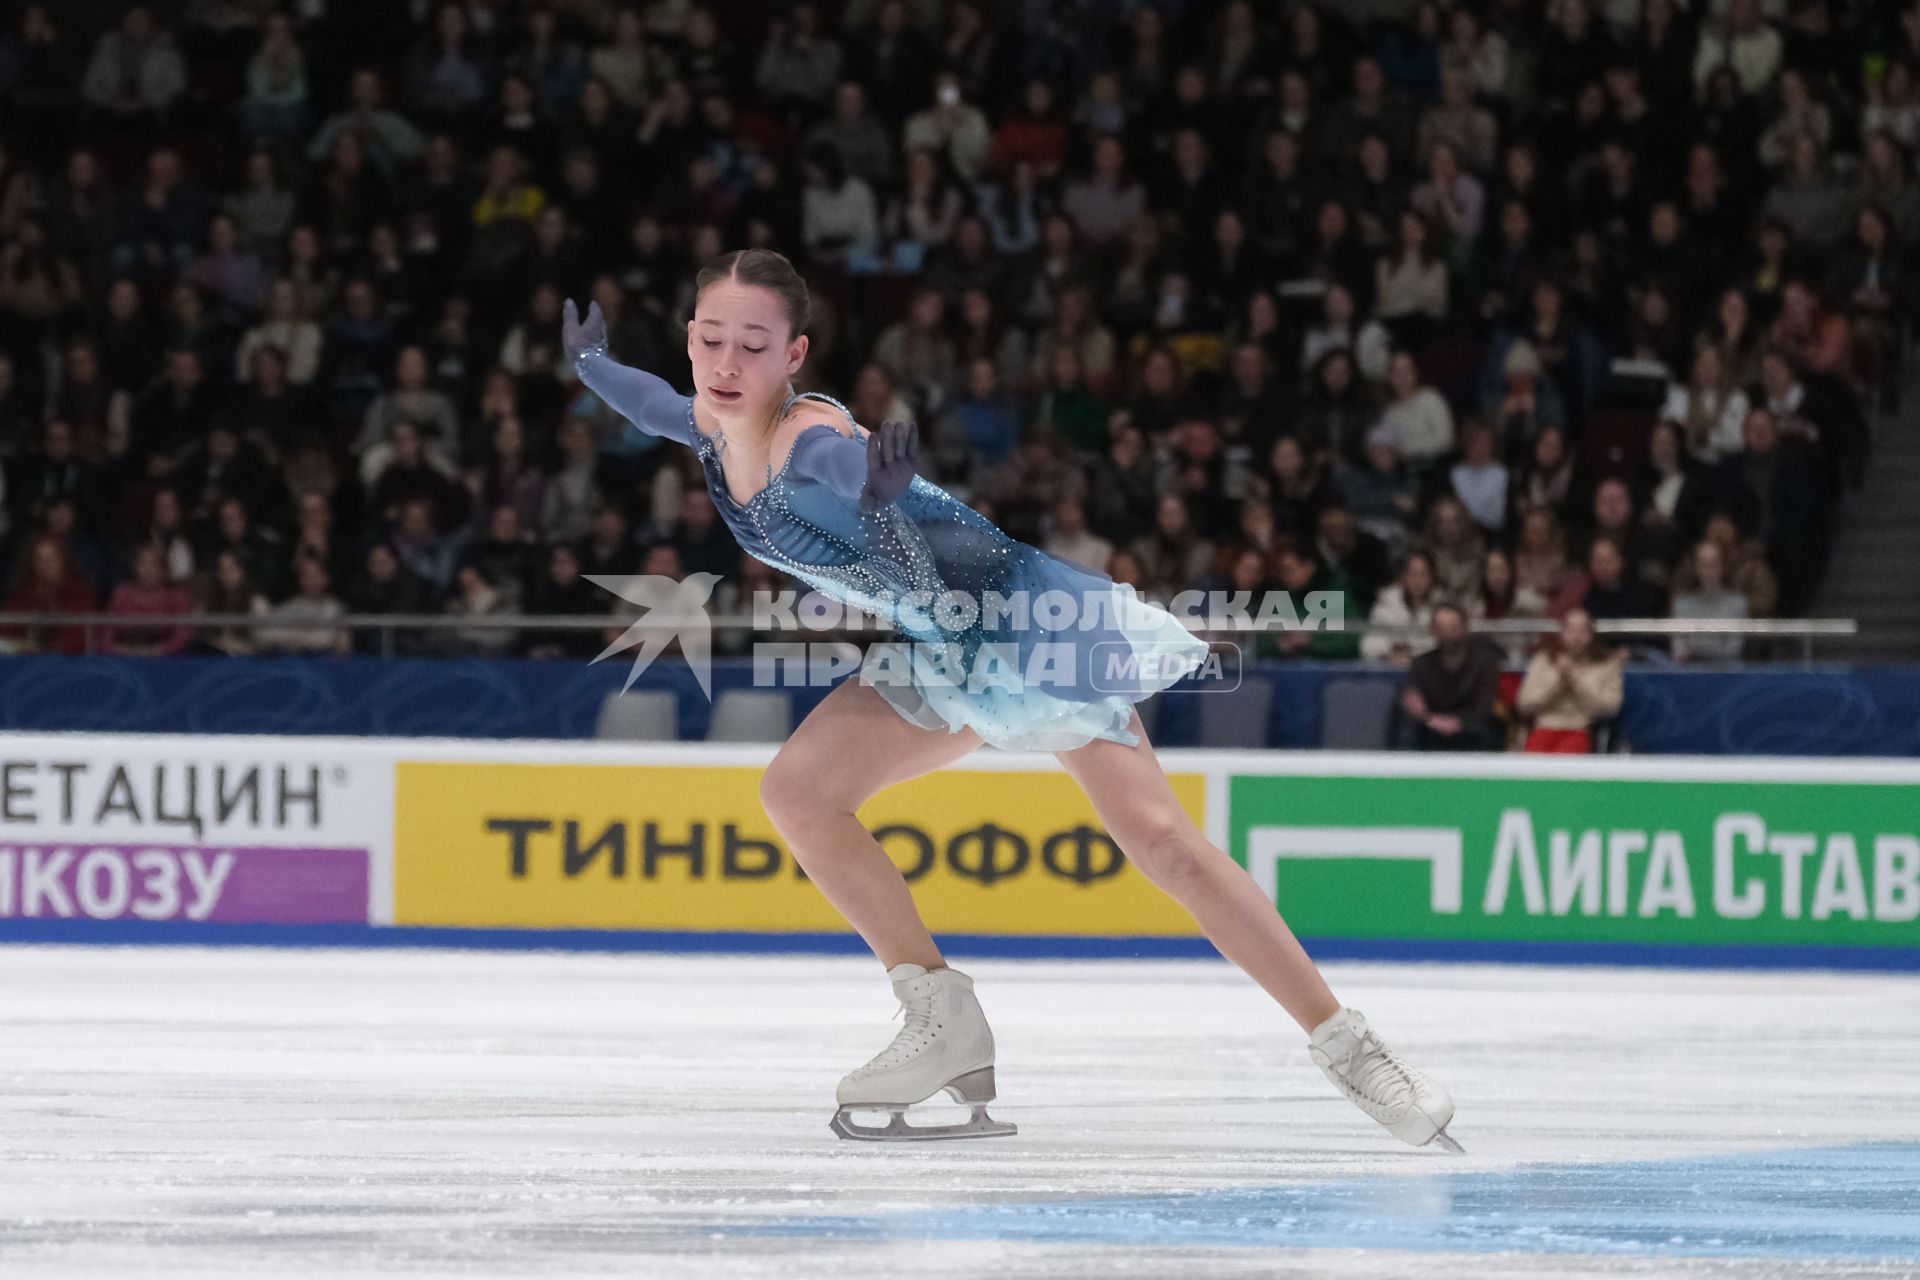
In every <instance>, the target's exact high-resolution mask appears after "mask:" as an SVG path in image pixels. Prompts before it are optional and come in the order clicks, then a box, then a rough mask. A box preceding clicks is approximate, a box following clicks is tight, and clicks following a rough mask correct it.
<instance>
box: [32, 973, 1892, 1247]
mask: <svg viewBox="0 0 1920 1280" xmlns="http://www.w3.org/2000/svg"><path fill="white" fill-rule="evenodd" d="M953 961H954V963H955V965H956V967H960V968H964V969H965V970H966V971H968V972H969V973H971V974H973V975H974V977H975V981H976V984H977V990H978V992H979V995H980V997H981V1000H982V1002H983V1004H984V1007H985V1008H986V1011H987V1015H988V1017H989V1018H990V1019H991V1020H992V1022H993V1026H994V1031H995V1034H996V1038H997V1040H998V1043H999V1068H998V1075H999V1087H1000V1100H999V1101H998V1102H997V1103H996V1104H995V1105H994V1107H993V1108H992V1110H993V1114H994V1115H995V1116H996V1117H997V1118H1000V1119H1006V1120H1011V1121H1014V1122H1015V1123H1017V1124H1018V1125H1019V1126H1020V1133H1019V1135H1018V1136H1016V1137H1012V1138H997V1139H986V1140H974V1141H966V1142H948V1143H937V1144H913V1145H909V1146H881V1145H877V1144H869V1143H852V1142H844V1141H841V1140H838V1139H836V1138H835V1137H833V1135H832V1134H830V1133H829V1132H828V1130H827V1118H828V1116H829V1115H830V1114H831V1113H832V1110H833V1089H834V1085H835V1083H836V1082H837V1080H838V1079H839V1077H840V1075H841V1074H843V1073H844V1072H845V1071H847V1070H848V1069H850V1068H851V1067H853V1066H856V1065H858V1064H859V1063H861V1062H864V1061H865V1060H866V1059H867V1058H868V1057H870V1056H871V1055H872V1054H873V1053H875V1052H877V1051H878V1050H879V1049H880V1048H881V1047H882V1046H883V1045H884V1044H885V1043H886V1042H887V1041H888V1040H889V1039H890V1038H891V1036H892V1034H893V1032H894V1030H895V1029H896V1027H897V1025H898V1024H896V1023H893V1022H890V1021H889V1020H888V1019H889V1016H890V1014H891V1013H892V1012H893V1010H894V1009H895V1007H896V1006H895V1004H894V1002H893V999H892V995H891V993H890V991H889V990H888V988H887V985H886V982H885V980H884V975H883V974H882V972H881V971H880V968H879V966H878V964H877V963H876V962H874V961H873V960H871V959H859V960H856V959H851V958H816V957H793V956H778V957H767V958H759V957H747V956H706V957H699V956H659V955H604V954H599V955H596V954H549V953H502V952H450V951H440V952H436V951H412V950H382V951H327V950H308V951H269V950H255V949H227V950H205V949H190V948H152V949H147V948H138V949H136V948H81V947H0V1276H5V1277H7V1280H27V1278H29V1277H51V1276H58V1277H99V1276H120V1275H140V1274H172V1275H208V1274H231V1275H247V1276H273V1277H289V1276H303V1277H304V1276H327V1277H342V1278H344V1277H358V1276H368V1277H371V1276H392V1275H397V1274H422V1275H435V1274H437V1275H460V1276H595V1275H609V1276H611V1275H620V1276H672V1277H783V1278H785V1277H807V1276H825V1277H832V1278H833V1280H866V1278H868V1277H886V1278H887V1280H895V1278H897V1277H908V1278H915V1280H917V1278H919V1277H976V1276H1014V1275H1037V1276H1049V1277H1055V1276H1088V1277H1091V1276H1112V1275H1127V1276H1136V1275H1137V1276H1180V1275H1218V1276H1289V1277H1292V1276H1325V1277H1355V1276H1367V1277H1416V1278H1418V1280H1431V1278H1433V1277H1481V1276H1489V1277H1495V1276H1497V1277H1508V1276H1593V1275H1607V1276H1614V1275H1629V1276H1783V1277H1784V1276H1794V1277H1799V1276H1856V1275H1857V1276H1920V978H1915V977H1912V976H1889V975H1851V974H1848V975H1842V974H1819V973H1779V972H1692V971H1679V970H1620V969H1603V968H1523V967H1514V966H1451V965H1393V966H1389V965H1360V964H1343V965H1329V966H1327V974H1328V977H1329V979H1330V980H1331V981H1332V983H1333V986H1334V990H1335V992H1336V994H1338V995H1339V996H1340V997H1341V998H1342V999H1343V1000H1344V1001H1345V1002H1346V1003H1348V1004H1351V1005H1353V1006H1355V1007H1357V1008H1360V1009H1362V1010H1364V1011H1365V1012H1366V1013H1367V1014H1368V1015H1369V1017H1370V1018H1371V1019H1372V1021H1373V1022H1374V1024H1375V1026H1376V1027H1377V1028H1378V1029H1379V1030H1380V1031H1381V1033H1382V1035H1383V1036H1384V1037H1386V1039H1387V1040H1388V1042H1389V1043H1390V1044H1392V1045H1394V1046H1395V1047H1397V1048H1399V1049H1401V1050H1402V1051H1404V1052H1405V1053H1406V1055H1407V1056H1408V1057H1409V1058H1411V1059H1412V1060H1413V1061H1414V1062H1416V1063H1418V1064H1419V1065H1421V1066H1423V1067H1425V1068H1426V1069H1428V1070H1429V1071H1430V1072H1431V1073H1432V1074H1433V1075H1434V1076H1436V1077H1437V1078H1438V1079H1440V1080H1441V1081H1442V1082H1443V1083H1445V1084H1446V1085H1447V1086H1448V1087H1449V1088H1450V1089H1451V1091H1452V1093H1453V1095H1454V1098H1455V1100H1456V1103H1457V1104H1458V1108H1459V1112H1458V1116H1457V1118H1456V1119H1455V1121H1454V1124H1453V1127H1452V1130H1451V1131H1452V1133H1453V1134H1454V1136H1455V1137H1457V1138H1458V1139H1459V1140H1460V1141H1461V1142H1462V1143H1463V1144H1464V1145H1465V1146H1466V1148H1467V1151H1468V1154H1467V1155H1466V1156H1450V1155H1447V1154H1445V1153H1443V1152H1440V1151H1437V1150H1431V1149H1423V1150H1414V1149H1412V1148H1407V1147H1403V1146H1401V1145H1400V1144H1398V1143H1396V1142H1394V1141H1393V1140H1392V1139H1391V1138H1389V1137H1388V1136H1387V1135H1386V1134H1385V1132H1384V1131H1382V1130H1381V1129H1380V1128H1379V1127H1378V1126H1377V1125H1375V1124H1374V1123H1373V1122H1372V1121H1370V1120H1367V1119H1366V1118H1365V1117H1364V1116H1363V1115H1362V1114H1361V1113H1360V1112H1359V1111H1358V1110H1357V1109H1356V1108H1355V1107H1354V1106H1353V1105H1352V1104H1351V1103H1349V1102H1347V1101H1346V1100H1345V1099H1344V1098H1342V1097H1340V1096H1339V1095H1338V1094H1336V1093H1335V1092H1334V1091H1333V1090H1332V1088H1331V1086H1329V1085H1328V1084H1327V1082H1326V1080H1325V1079H1324V1078H1323V1077H1322V1076H1321V1075H1320V1073H1319V1072H1318V1071H1317V1070H1316V1069H1315V1068H1314V1067H1313V1065H1312V1063H1311V1062H1310V1061H1309V1060H1308V1058H1307V1054H1306V1049H1305V1037H1304V1036H1303V1035H1302V1034H1301V1033H1299V1032H1298V1030H1297V1029H1296V1028H1295V1027H1294V1026H1293V1024H1292V1023H1291V1022H1290V1021H1289V1020H1288V1019H1287V1018H1286V1017H1285V1015H1284V1014H1282V1013H1281V1012H1280V1011H1279V1010H1278V1009H1277V1008H1276V1007H1274V1006H1273V1005H1272V1004H1271V1003H1270V1002H1268V1001H1267V999H1266V998H1265V997H1264V996H1263V995H1262V994H1261V993H1260V992H1259V991H1258V990H1257V989H1256V988H1255V987H1253V985H1252V984H1251V983H1250V982H1248V981H1247V980H1246V979H1244V978H1243V977H1241V976H1240V974H1239V973H1238V971H1237V970H1234V969H1231V968H1229V967H1228V966H1226V965H1225V964H1223V963H1218V962H1203V961H1191V962H1153V963H1147V962H1137V963H1136V962H1126V961H1100V962H1092V963H1059V962H1037V961H1006V960H999V961H984V960H983V961H975V962H969V961H967V960H966V958H965V957H964V956H955V957H953Z"/></svg>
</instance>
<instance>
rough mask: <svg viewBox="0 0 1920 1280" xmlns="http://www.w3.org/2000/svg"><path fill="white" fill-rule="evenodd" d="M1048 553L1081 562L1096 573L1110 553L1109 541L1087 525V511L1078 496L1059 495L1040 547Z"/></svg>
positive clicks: (1110, 545)
mask: <svg viewBox="0 0 1920 1280" xmlns="http://www.w3.org/2000/svg"><path fill="white" fill-rule="evenodd" d="M1043 550H1045V551H1046V553H1047V554H1048V555H1050V556H1058V557H1059V558H1060V559H1062V560H1070V561H1072V562H1073V563H1075V564H1081V565H1085V566H1086V567H1087V568H1089V569H1092V570H1094V571H1095V572H1096V573H1099V572H1104V569H1103V566H1104V565H1105V564H1106V563H1107V561H1108V560H1109V559H1111V558H1112V556H1113V544H1112V543H1111V542H1108V541H1107V540H1106V539H1105V538H1103V537H1101V536H1100V535H1099V534H1097V533H1094V532H1093V531H1092V530H1090V529H1088V528H1087V511H1086V507H1085V506H1084V505H1082V503H1081V502H1080V500H1079V499H1078V498H1062V499H1061V500H1060V501H1059V502H1058V503H1056V504H1054V508H1053V531H1052V533H1050V534H1049V535H1048V537H1047V542H1046V546H1045V547H1044V548H1043Z"/></svg>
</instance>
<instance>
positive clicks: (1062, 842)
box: [394, 761, 1206, 937]
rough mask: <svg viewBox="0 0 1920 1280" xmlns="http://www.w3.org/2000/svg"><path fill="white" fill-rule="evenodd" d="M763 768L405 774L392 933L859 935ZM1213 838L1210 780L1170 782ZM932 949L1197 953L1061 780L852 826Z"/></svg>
mask: <svg viewBox="0 0 1920 1280" xmlns="http://www.w3.org/2000/svg"><path fill="white" fill-rule="evenodd" d="M761 772H762V770H760V769H758V768H752V767H744V766H742V767H712V766H674V765H589V764H475V763H457V762H454V763H426V762H413V761H402V762H401V763H400V764H399V765H398V766H397V770H396V776H395V797H394V802H395V813H394V922H395V923H396V924H410V925H455V926H470V927H509V928H511V927H529V928H587V929H699V930H748V931H795V932H817V931H822V930H844V929H846V928H847V927H848V926H847V925H846V923H845V922H844V921H843V920H842V919H841V917H840V915H839V913H838V912H837V911H835V910H834V909H833V906H832V904H831V903H829V902H828V901H827V900H826V898H825V897H824V896H823V895H822V894H821V893H820V891H819V890H818V889H816V888H815V887H814V886H813V884H812V883H811V882H809V881H808V880H807V878H806V876H805V874H804V873H803V872H802V871H801V869H800V867H799V865H798V864H797V863H796V862H795V861H794V859H793V856H792V854H791V853H790V852H789V851H788V850H787V848H786V846H785V844H784V842H783V841H782V840H781V838H780V836H779V835H778V833H776V832H775V831H774V829H773V824H772V823H771V822H769V821H768V820H767V816H766V813H765V811H764V810H763V809H762V808H761V805H760V795H759V785H760V776H761ZM1170 781H1171V782H1172V785H1173V790H1174V794H1175V795H1176V796H1177V797H1179V799H1180V802H1181V803H1182V804H1183V805H1185V806H1186V808H1187V811H1188V813H1189V814H1191V815H1192V817H1193V819H1194V821H1195V822H1196V823H1197V824H1199V825H1201V826H1202V827H1203V828H1204V826H1205V818H1204V810H1205V803H1206V801H1205V796H1206V779H1205V777H1204V776H1202V775H1200V774H1197V773H1178V774H1172V775H1170ZM859 817H860V820H861V821H862V822H863V823H865V824H866V826H867V829H868V830H870V831H872V832H873V833H874V835H875V837H876V838H877V839H878V840H879V841H880V844H881V847H882V848H884V849H886V851H887V853H888V855H889V856H890V857H891V858H892V859H893V860H894V863H895V864H896V865H897V866H899V867H900V869H901V871H902V872H903V873H904V874H905V875H906V877H907V879H908V881H909V882H910V883H911V885H912V887H913V894H914V898H915V900H916V901H917V902H918V903H919V905H920V910H921V912H922V914H923V915H924V916H925V917H926V920H927V924H928V925H929V926H930V927H931V928H932V929H934V930H935V931H936V932H939V931H946V932H952V933H991V934H1014V935H1019V934H1037V935H1053V936H1059V935H1084V936H1094V937H1098V936H1114V935H1129V936H1132V935H1147V936H1155V937H1194V936H1198V933H1199V930H1198V929H1197V928H1196V926H1195V925H1194V923H1193V920H1192V918H1191V917H1190V916H1188V915H1187V913H1186V912H1185V911H1184V910H1182V909H1181V908H1180V906H1179V905H1178V904H1177V903H1175V902H1174V901H1173V900H1172V899H1170V898H1168V897H1167V896H1166V895H1165V894H1163V893H1161V892H1160V890H1159V889H1157V888H1155V887H1154V886H1153V884H1152V883H1151V882H1149V881H1148V880H1147V878H1146V877H1145V876H1143V875H1142V874H1141V873H1140V872H1139V871H1138V870H1137V869H1136V868H1134V867H1133V866H1132V865H1131V864H1129V863H1128V862H1127V860H1126V858H1125V857H1124V856H1123V855H1122V854H1121V853H1120V851H1119V849H1118V848H1117V847H1116V846H1115V845H1114V843H1113V841H1112V839H1111V838H1109V837H1108V835H1107V833H1106V832H1105V831H1104V830H1103V829H1102V828H1101V827H1100V825H1099V821H1098V819H1097V818H1096V816H1095V814H1094V810H1093V805H1092V804H1091V803H1090V802H1089V801H1088V800H1087V798H1086V796H1085V795H1084V794H1083V793H1082V792H1081V790H1080V788H1079V787H1078V786H1077V785H1075V783H1074V782H1073V780H1072V779H1071V778H1070V777H1068V776H1067V775H1066V774H1064V773H1055V772H1031V773H1028V772H999V771H992V772H988V771H973V772H970V771H967V770H943V771H941V772H938V773H934V774H930V775H928V776H926V777H922V778H916V779H914V780H912V781H910V782H905V783H901V784H900V785H898V786H895V787H891V788H889V789H888V790H887V791H885V792H883V793H882V794H880V795H878V796H876V797H874V799H872V800H871V801H869V802H868V803H867V805H866V806H865V807H864V808H862V809H861V810H860V814H859Z"/></svg>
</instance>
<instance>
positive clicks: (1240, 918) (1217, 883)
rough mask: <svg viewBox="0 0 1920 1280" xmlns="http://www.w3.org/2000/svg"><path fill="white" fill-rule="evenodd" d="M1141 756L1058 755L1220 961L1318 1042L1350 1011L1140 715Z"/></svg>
mask: <svg viewBox="0 0 1920 1280" xmlns="http://www.w3.org/2000/svg"><path fill="white" fill-rule="evenodd" d="M1132 730H1133V732H1134V733H1136V734H1139V735H1140V742H1139V745H1138V746H1132V747H1129V746H1126V745H1124V744H1122V743H1118V742H1114V741H1111V740H1110V739H1106V738H1096V739H1094V740H1093V741H1092V742H1090V743H1088V744H1087V745H1086V746H1084V747H1079V748H1076V749H1075V750H1072V751H1061V752H1056V753H1055V755H1056V758H1057V759H1058V760H1059V761H1060V763H1061V764H1062V765H1064V766H1066V769H1067V772H1068V773H1070V774H1072V775H1073V777H1074V779H1075V781H1077V782H1078V783H1079V784H1080V786H1081V789H1082V790H1084V791H1085V792H1086V793H1087V797H1088V798H1089V799H1090V800H1092V801H1093V807H1094V809H1095V810H1096V811H1097V812H1098V813H1099V815H1100V822H1101V825H1103V826H1104V827H1106V829H1107V834H1109V835H1111V836H1112V837H1113V839H1114V842H1115V843H1116V844H1118V845H1119V846H1120V849H1121V851H1122V852H1123V853H1125V854H1126V855H1127V858H1128V860H1129V861H1131V862H1132V863H1133V864H1134V865H1135V866H1136V867H1138V868H1139V869H1140V870H1141V872H1143V873H1144V874H1145V875H1146V877H1147V879H1149V880H1151V881H1153V883H1154V884H1156V885H1158V886H1159V887H1160V888H1161V889H1162V890H1164V891H1165V892H1166V893H1168V894H1169V895H1171V896H1172V897H1173V898H1174V899H1175V900H1177V901H1178V902H1179V903H1180V905H1181V906H1183V907H1185V908H1186V909H1187V910H1188V911H1190V912H1192V913H1193V918H1194V919H1195V920H1197V921H1198V922H1199V924H1200V927H1201V929H1203V930H1204V931H1205V932H1206V935H1207V937H1208V938H1209V939H1210V940H1211V941H1212V942H1213V945H1214V946H1215V947H1217V948H1219V950H1220V953H1221V954H1222V955H1224V956H1226V957H1227V959H1229V960H1231V961H1233V962H1234V963H1235V964H1237V965H1239V966H1240V967H1241V968H1242V969H1244V970H1246V971H1247V974H1248V975H1249V976H1250V977H1252V978H1253V980H1254V981H1255V982H1257V983H1259V984H1260V985H1261V986H1262V987H1263V988H1265V989H1266V991H1267V993H1268V994H1269V995H1271V996H1272V997H1273V998H1274V999H1275V1000H1278V1001H1279V1002H1280V1004H1281V1006H1282V1007H1284V1008H1285V1009H1286V1011H1287V1012H1288V1013H1289V1014H1291V1015H1292V1016H1293V1020H1294V1021H1295V1022H1298V1023H1299V1024H1300V1026H1301V1028H1302V1029H1303V1030H1305V1031H1309V1032H1311V1031H1312V1030H1313V1029H1314V1028H1315V1027H1317V1026H1319V1025H1320V1024H1321V1023H1322V1022H1325V1021H1326V1020H1327V1019H1328V1018H1330V1017H1332V1016H1333V1015H1334V1014H1336V1013H1338V1012H1339V1011H1340V1002H1339V1001H1338V1000H1336V999H1334V996H1333V992H1332V991H1330V990H1328V988H1327V984H1326V980H1325V979H1323V978H1322V977H1321V976H1320V970H1319V969H1318V968H1316V967H1315V966H1314V963H1313V961H1312V959H1310V958H1309V957H1308V955H1307V953H1306V951H1305V949H1304V948H1302V947H1301V945H1300V942H1299V940H1298V939H1297V938H1295V937H1294V936H1293V931H1292V930H1291V929H1289V928H1287V922H1286V921H1285V920H1283V919H1281V917H1280V913H1279V912H1278V911H1276V910H1275V909H1274V905H1273V903H1271V902H1269V901H1268V900H1267V898H1266V895H1265V894H1263V893H1262V892H1261V891H1260V886H1259V885H1257V884H1255V883H1254V880H1253V877H1252V876H1250V875H1248V874H1247V871H1246V868H1244V867H1242V866H1241V865H1240V864H1239V863H1237V862H1235V861H1234V860H1233V859H1232V858H1231V857H1229V856H1228V855H1227V853H1226V851H1225V850H1223V849H1221V848H1219V847H1218V846H1217V845H1214V844H1212V843H1211V842H1209V841H1208V840H1207V838H1206V836H1205V835H1204V834H1202V832H1201V831H1200V829H1199V828H1198V827H1197V826H1195V825H1194V822H1193V819H1192V818H1190V817H1188V816H1187V811H1186V810H1185V809H1184V808H1183V807H1181V805H1180V802H1179V801H1178V800H1177V799H1176V798H1175V797H1174V794H1173V787H1172V785H1171V784H1170V783H1168V781H1167V775H1166V771H1165V770H1164V769H1162V768H1161V766H1160V761H1159V759H1158V758H1157V757H1156V756H1155V755H1154V753H1153V747H1152V745H1151V744H1150V743H1148V741H1147V735H1146V733H1145V731H1144V730H1143V729H1142V728H1141V725H1140V716H1139V713H1138V712H1136V713H1134V717H1133V723H1132Z"/></svg>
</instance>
